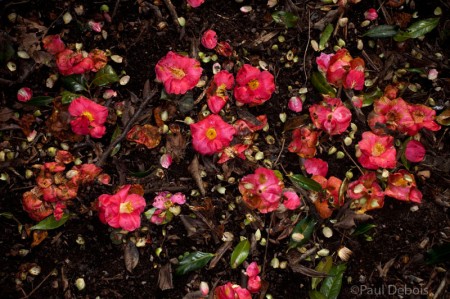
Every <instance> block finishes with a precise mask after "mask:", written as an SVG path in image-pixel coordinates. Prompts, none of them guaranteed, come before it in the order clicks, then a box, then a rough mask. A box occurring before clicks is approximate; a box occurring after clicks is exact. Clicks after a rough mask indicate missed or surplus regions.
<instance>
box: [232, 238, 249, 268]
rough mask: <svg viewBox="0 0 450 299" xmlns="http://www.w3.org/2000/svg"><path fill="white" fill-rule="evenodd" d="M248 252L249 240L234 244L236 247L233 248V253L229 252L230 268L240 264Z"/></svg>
mask: <svg viewBox="0 0 450 299" xmlns="http://www.w3.org/2000/svg"><path fill="white" fill-rule="evenodd" d="M249 252H250V242H249V241H248V240H247V239H246V240H242V241H241V242H239V244H238V245H237V246H236V248H234V250H233V253H232V254H231V260H230V265H231V268H233V269H236V268H237V267H238V266H239V265H240V264H242V263H243V262H244V261H245V259H246V258H247V256H248V253H249Z"/></svg>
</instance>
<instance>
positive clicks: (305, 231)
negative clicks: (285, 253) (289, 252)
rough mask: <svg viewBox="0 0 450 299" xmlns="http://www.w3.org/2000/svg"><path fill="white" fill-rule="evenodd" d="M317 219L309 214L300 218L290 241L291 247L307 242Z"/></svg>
mask: <svg viewBox="0 0 450 299" xmlns="http://www.w3.org/2000/svg"><path fill="white" fill-rule="evenodd" d="M316 224H317V220H316V219H314V218H313V217H311V216H307V217H305V218H303V219H302V220H300V221H299V222H298V223H297V225H296V226H295V227H294V229H293V230H292V233H291V238H290V241H289V249H292V248H295V247H299V246H302V245H304V244H306V243H307V242H308V241H309V239H310V238H311V236H312V233H313V231H314V227H315V226H316Z"/></svg>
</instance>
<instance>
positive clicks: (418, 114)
mask: <svg viewBox="0 0 450 299" xmlns="http://www.w3.org/2000/svg"><path fill="white" fill-rule="evenodd" d="M412 117H413V119H414V122H415V123H416V124H421V123H423V120H424V119H425V114H424V113H423V112H422V111H414V112H413V113H412Z"/></svg>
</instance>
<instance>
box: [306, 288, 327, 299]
mask: <svg viewBox="0 0 450 299" xmlns="http://www.w3.org/2000/svg"><path fill="white" fill-rule="evenodd" d="M308 295H309V299H327V297H325V295H324V294H322V293H321V292H319V291H316V290H311V291H309V292H308Z"/></svg>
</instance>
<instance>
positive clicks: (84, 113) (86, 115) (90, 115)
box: [81, 111, 94, 121]
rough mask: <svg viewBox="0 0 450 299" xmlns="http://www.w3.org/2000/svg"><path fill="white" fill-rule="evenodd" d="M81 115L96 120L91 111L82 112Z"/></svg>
mask: <svg viewBox="0 0 450 299" xmlns="http://www.w3.org/2000/svg"><path fill="white" fill-rule="evenodd" d="M81 116H84V117H86V118H87V119H89V121H93V120H94V116H93V115H92V113H90V112H89V111H84V112H83V113H81Z"/></svg>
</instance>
